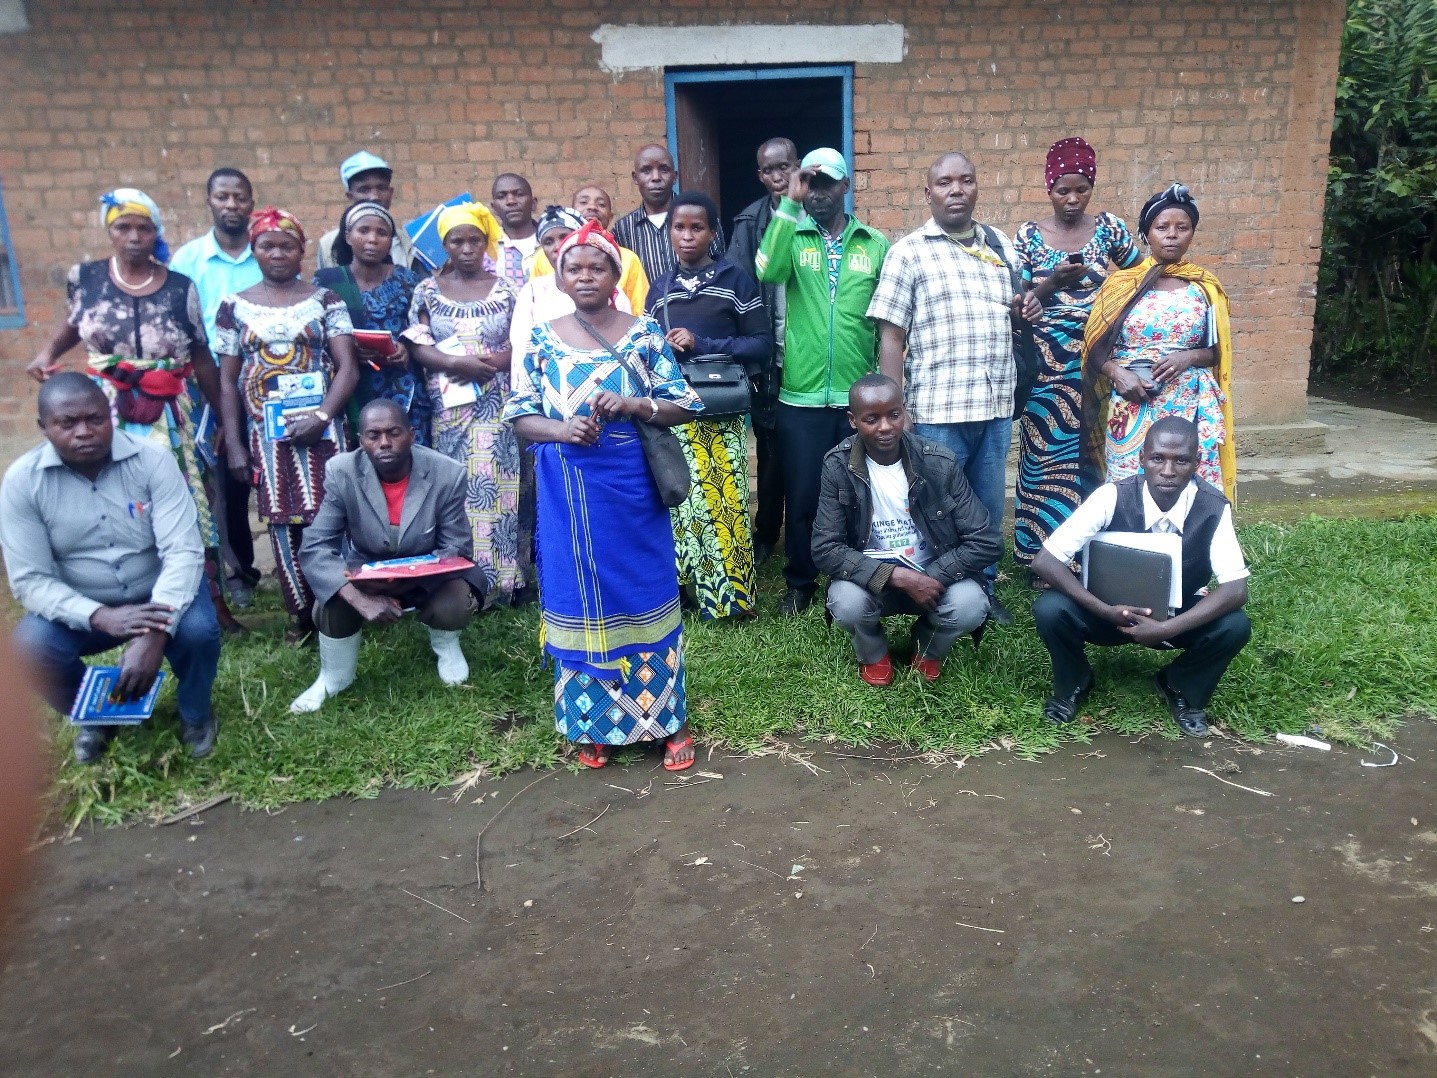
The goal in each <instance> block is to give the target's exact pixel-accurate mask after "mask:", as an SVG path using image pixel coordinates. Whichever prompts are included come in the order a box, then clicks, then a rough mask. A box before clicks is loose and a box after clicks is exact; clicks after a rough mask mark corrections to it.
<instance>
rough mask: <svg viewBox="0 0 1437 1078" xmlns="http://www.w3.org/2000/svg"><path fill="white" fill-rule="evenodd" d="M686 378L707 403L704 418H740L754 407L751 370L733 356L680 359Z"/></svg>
mask: <svg viewBox="0 0 1437 1078" xmlns="http://www.w3.org/2000/svg"><path fill="white" fill-rule="evenodd" d="M663 304H664V333H666V334H667V333H669V332H670V331H671V329H672V327H671V326H670V325H669V297H668V296H665V297H664V299H663ZM678 363H679V369H680V370H681V371H683V372H684V381H685V382H687V383H688V384H689V388H690V389H692V390H693V391H694V392H695V393H697V394H698V395H699V400H701V401H703V402H704V410H703V412H701V413H700V414H699V417H698V418H700V419H736V418H737V417H739V416H744V415H748V413H749V412H750V411H752V410H753V390H752V389H751V388H750V387H749V380H748V371H746V370H744V366H743V364H742V363H740V362H739V361H738V360H736V359H734V358H733V356H728V355H722V354H717V353H716V354H713V355H702V356H690V357H689V358H688V359H681V360H679V361H678Z"/></svg>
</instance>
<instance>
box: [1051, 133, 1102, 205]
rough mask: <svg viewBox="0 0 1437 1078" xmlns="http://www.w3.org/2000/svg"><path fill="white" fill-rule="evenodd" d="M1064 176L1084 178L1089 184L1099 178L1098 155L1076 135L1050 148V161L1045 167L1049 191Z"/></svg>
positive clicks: (1061, 140)
mask: <svg viewBox="0 0 1437 1078" xmlns="http://www.w3.org/2000/svg"><path fill="white" fill-rule="evenodd" d="M1063 176H1082V177H1084V178H1085V179H1087V181H1088V182H1089V183H1094V182H1096V181H1097V178H1098V155H1097V154H1096V153H1095V152H1093V148H1092V147H1091V146H1089V145H1088V144H1087V142H1085V141H1084V140H1083V139H1081V138H1079V137H1077V136H1076V135H1075V136H1073V137H1072V138H1065V139H1060V140H1058V141H1057V142H1055V143H1053V145H1051V146H1049V147H1048V161H1047V164H1045V165H1044V166H1043V178H1044V179H1045V180H1047V182H1048V190H1049V191H1051V190H1052V189H1053V184H1055V183H1057V182H1058V180H1059V178H1060V177H1063Z"/></svg>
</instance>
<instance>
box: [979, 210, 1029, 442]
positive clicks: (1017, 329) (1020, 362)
mask: <svg viewBox="0 0 1437 1078" xmlns="http://www.w3.org/2000/svg"><path fill="white" fill-rule="evenodd" d="M978 227H979V228H981V229H982V230H983V236H984V239H986V240H987V242H988V246H989V247H991V248H992V249H993V253H994V254H995V255H997V256H998V257H999V258H1001V259H1003V265H1004V266H1006V267H1007V268H1008V278H1009V280H1010V281H1011V283H1012V286H1013V295H1015V296H1021V295H1022V294H1023V274H1022V272H1021V271H1020V270H1019V269H1018V267H1017V266H1015V265H1014V264H1013V263H1011V262H1009V261H1008V260H1007V259H1006V258H1003V246H1002V241H1001V240H1000V239H999V238H998V231H997V229H995V228H993V226H992V225H979V226H978ZM1021 323H1022V324H1021V325H1018V326H1014V327H1013V363H1014V365H1015V366H1016V367H1017V369H1018V381H1017V384H1016V385H1015V386H1014V387H1013V418H1014V419H1017V418H1018V417H1019V416H1020V415H1022V414H1023V407H1024V406H1025V405H1026V404H1027V403H1028V397H1029V395H1030V394H1031V393H1032V392H1033V386H1034V385H1036V384H1037V381H1038V345H1037V342H1036V341H1035V340H1034V339H1033V326H1032V324H1031V323H1029V321H1028V320H1027V319H1026V318H1024V319H1021Z"/></svg>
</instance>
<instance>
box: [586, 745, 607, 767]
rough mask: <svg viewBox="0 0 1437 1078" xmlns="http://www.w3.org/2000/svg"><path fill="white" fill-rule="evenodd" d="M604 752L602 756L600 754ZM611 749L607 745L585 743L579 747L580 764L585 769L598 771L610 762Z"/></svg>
mask: <svg viewBox="0 0 1437 1078" xmlns="http://www.w3.org/2000/svg"><path fill="white" fill-rule="evenodd" d="M600 752H603V755H602V756H600V755H599V753H600ZM609 752H610V750H609V747H608V746H607V745H595V744H593V743H592V742H585V743H584V744H583V745H580V746H579V763H581V764H583V765H584V766H585V767H592V768H594V770H596V771H597V770H598V769H599V768H601V767H603V766H604V765H605V764H606V763H608V762H609Z"/></svg>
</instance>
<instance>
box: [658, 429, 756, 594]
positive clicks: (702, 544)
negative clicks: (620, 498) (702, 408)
mask: <svg viewBox="0 0 1437 1078" xmlns="http://www.w3.org/2000/svg"><path fill="white" fill-rule="evenodd" d="M674 433H675V434H676V435H678V439H679V444H680V445H682V446H683V448H684V457H685V458H686V459H687V460H688V462H689V475H690V476H691V477H692V479H693V488H692V489H691V490H690V491H689V496H688V498H687V499H686V500H685V501H684V503H683V504H682V505H680V506H678V507H677V508H676V509H671V510H670V511H669V514H670V516H671V517H672V519H673V524H674V545H675V547H676V548H677V550H678V568H679V583H680V584H686V585H688V586H690V587H692V588H693V590H694V593H695V595H696V597H697V599H698V604H699V613H700V615H701V616H702V617H704V618H723V617H732V616H734V615H744V614H753V613H754V612H755V611H756V610H757V609H758V586H757V583H756V581H755V580H754V569H753V535H752V533H751V532H750V530H749V518H748V437H747V432H746V431H745V429H744V421H743V419H742V418H736V419H722V420H711V419H696V420H694V421H693V422H692V423H685V424H683V425H682V426H679V427H675V428H674Z"/></svg>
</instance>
